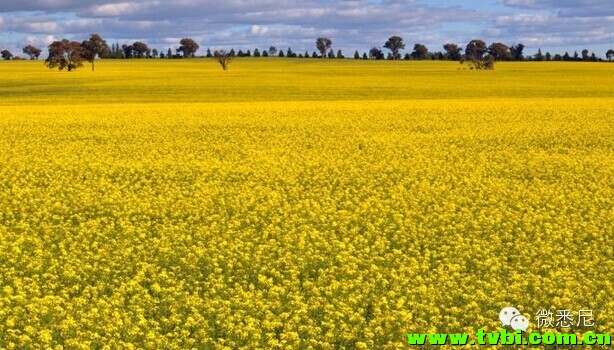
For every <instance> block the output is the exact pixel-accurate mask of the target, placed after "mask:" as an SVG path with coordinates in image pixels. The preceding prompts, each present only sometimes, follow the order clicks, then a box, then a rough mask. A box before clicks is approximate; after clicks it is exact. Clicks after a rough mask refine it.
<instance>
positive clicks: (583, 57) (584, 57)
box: [582, 49, 589, 61]
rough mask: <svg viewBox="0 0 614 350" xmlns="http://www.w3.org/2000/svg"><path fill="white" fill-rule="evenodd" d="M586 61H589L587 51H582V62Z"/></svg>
mask: <svg viewBox="0 0 614 350" xmlns="http://www.w3.org/2000/svg"><path fill="white" fill-rule="evenodd" d="M588 60H589V56H588V50H587V49H584V50H582V61H588Z"/></svg>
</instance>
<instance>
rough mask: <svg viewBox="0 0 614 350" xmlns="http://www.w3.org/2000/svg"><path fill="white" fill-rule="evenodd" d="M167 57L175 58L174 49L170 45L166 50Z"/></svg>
mask: <svg viewBox="0 0 614 350" xmlns="http://www.w3.org/2000/svg"><path fill="white" fill-rule="evenodd" d="M166 58H173V50H171V48H170V47H169V48H168V50H167V51H166Z"/></svg>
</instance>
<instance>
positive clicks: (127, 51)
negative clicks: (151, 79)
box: [0, 34, 614, 71]
mask: <svg viewBox="0 0 614 350" xmlns="http://www.w3.org/2000/svg"><path fill="white" fill-rule="evenodd" d="M179 45H180V46H179V48H177V49H175V50H174V51H173V50H172V49H171V48H169V49H168V50H167V51H166V52H163V51H161V52H159V51H158V50H157V49H155V48H154V49H151V48H150V47H149V46H148V45H147V44H146V43H144V42H140V41H136V42H134V43H132V44H123V45H121V46H120V45H119V44H117V43H115V44H112V45H111V46H110V47H109V46H108V44H107V42H106V41H105V40H104V39H102V37H100V35H98V34H92V35H91V36H90V38H89V39H88V40H85V41H83V42H80V43H79V42H77V41H69V40H67V39H62V40H59V41H55V42H53V43H51V44H50V45H49V47H48V49H49V55H48V57H47V59H46V60H45V64H46V65H47V66H48V67H49V68H59V69H60V70H63V69H66V70H68V71H71V70H73V69H75V68H78V67H81V66H82V65H83V63H84V62H89V63H90V64H91V67H92V70H94V62H95V60H96V58H102V59H133V58H136V59H143V58H166V59H171V58H194V57H196V53H197V52H198V50H199V49H200V45H199V44H198V43H197V42H196V41H194V40H193V39H190V38H184V39H181V40H180V42H179ZM315 48H316V51H313V52H312V53H311V54H310V53H309V52H308V51H305V52H304V53H296V52H294V51H292V48H288V49H287V50H286V51H283V50H279V49H277V48H276V47H275V46H270V47H269V48H268V49H265V50H262V51H260V50H259V49H258V48H256V49H254V50H253V52H252V51H251V50H247V51H242V50H238V51H237V52H235V50H234V49H231V50H230V51H228V52H225V51H215V52H213V53H212V52H211V50H210V49H207V50H206V53H205V54H204V57H210V58H214V59H217V58H219V55H220V54H221V53H223V56H224V57H232V58H234V57H272V56H276V57H290V58H331V59H332V58H346V56H345V55H344V54H343V52H342V51H341V50H337V51H336V53H335V51H334V50H333V41H332V40H331V39H330V38H326V37H320V38H317V39H316V41H315ZM383 48H384V49H386V50H388V52H387V53H384V52H383V51H382V48H380V47H377V46H373V47H372V48H371V49H370V50H369V51H368V52H363V53H362V54H361V53H360V52H358V50H357V51H355V52H354V55H353V57H354V59H374V60H384V59H388V60H400V59H404V60H454V61H462V62H469V63H471V64H472V65H473V66H474V67H473V68H478V69H479V68H488V67H492V66H493V65H494V62H495V61H584V62H586V61H588V62H597V61H602V59H600V58H598V57H597V56H596V55H595V53H589V51H588V50H586V49H585V50H582V51H581V54H579V53H578V52H577V51H576V52H574V53H573V55H570V54H569V53H568V52H565V53H564V54H562V55H561V54H554V55H552V54H551V53H549V52H546V53H542V50H541V49H539V50H538V52H537V53H536V54H535V55H531V56H525V55H524V53H523V51H524V48H525V46H524V45H523V44H521V43H519V44H513V45H509V46H508V45H505V44H503V43H500V42H495V43H492V44H491V45H487V44H486V43H485V42H484V41H482V40H480V39H474V40H472V41H470V42H469V43H468V44H467V45H466V46H465V47H464V48H463V47H461V46H459V45H458V44H456V43H446V44H445V45H443V47H442V48H443V51H430V50H429V49H428V48H427V47H426V45H424V44H420V43H416V44H414V46H413V50H412V51H411V52H407V53H405V54H404V55H402V54H401V50H404V49H405V43H404V42H403V38H402V37H400V36H391V37H390V38H389V39H388V40H387V41H386V42H385V43H384V45H383ZM23 53H24V54H25V55H27V56H28V57H29V59H31V60H38V58H39V57H40V55H41V53H42V50H41V49H39V48H37V47H35V46H33V45H27V46H26V47H24V48H23ZM216 53H217V56H216ZM0 56H1V57H2V59H3V60H11V59H20V58H19V57H16V56H14V55H13V54H12V53H11V52H10V51H8V50H2V51H0ZM606 59H607V60H608V61H612V60H614V50H613V49H609V50H608V51H607V52H606ZM229 61H230V60H229ZM478 61H481V63H482V64H484V67H482V65H481V64H478V63H479V62H478ZM224 67H225V66H224Z"/></svg>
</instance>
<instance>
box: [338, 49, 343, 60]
mask: <svg viewBox="0 0 614 350" xmlns="http://www.w3.org/2000/svg"><path fill="white" fill-rule="evenodd" d="M337 58H345V56H344V55H343V52H341V50H337Z"/></svg>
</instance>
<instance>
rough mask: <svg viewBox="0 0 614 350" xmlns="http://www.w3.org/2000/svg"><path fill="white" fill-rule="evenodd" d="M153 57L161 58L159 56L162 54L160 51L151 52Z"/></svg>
mask: <svg viewBox="0 0 614 350" xmlns="http://www.w3.org/2000/svg"><path fill="white" fill-rule="evenodd" d="M151 55H152V56H153V57H154V58H157V57H159V56H160V54H159V53H158V49H153V50H151Z"/></svg>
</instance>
